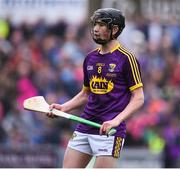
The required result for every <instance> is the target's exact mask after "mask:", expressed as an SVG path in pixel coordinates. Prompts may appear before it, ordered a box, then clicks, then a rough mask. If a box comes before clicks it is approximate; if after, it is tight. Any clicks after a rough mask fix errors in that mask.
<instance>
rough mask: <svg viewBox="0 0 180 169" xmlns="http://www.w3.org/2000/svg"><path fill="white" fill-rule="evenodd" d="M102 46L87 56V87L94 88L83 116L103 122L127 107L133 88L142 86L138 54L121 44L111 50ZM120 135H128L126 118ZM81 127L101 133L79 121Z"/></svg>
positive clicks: (120, 126)
mask: <svg viewBox="0 0 180 169" xmlns="http://www.w3.org/2000/svg"><path fill="white" fill-rule="evenodd" d="M99 51H100V49H96V50H95V51H93V52H91V53H89V54H88V55H87V57H86V58H85V60H84V64H83V71H84V90H86V89H88V90H90V95H89V98H88V103H87V104H86V106H85V109H84V113H82V115H81V117H83V118H85V119H88V120H91V121H94V122H97V123H100V124H102V123H103V122H104V121H107V120H111V119H113V118H114V117H116V116H117V115H118V114H119V113H120V112H122V111H123V110H124V108H125V107H126V106H127V104H128V103H129V101H130V98H131V91H132V90H134V89H136V88H139V87H142V86H143V84H142V81H141V74H140V67H139V63H138V61H137V60H136V58H135V56H134V55H133V54H132V53H130V52H129V51H128V50H127V49H125V48H124V47H123V46H121V45H120V44H119V45H118V46H116V47H115V48H114V49H113V50H112V51H111V52H109V53H107V54H100V52H99ZM116 129H117V132H116V134H115V135H116V136H121V137H123V138H124V137H125V133H126V125H125V122H122V123H121V124H120V125H119V126H118V127H117V128H116ZM76 130H77V131H79V132H83V133H89V134H99V129H98V128H94V127H92V126H88V125H85V124H78V126H77V128H76Z"/></svg>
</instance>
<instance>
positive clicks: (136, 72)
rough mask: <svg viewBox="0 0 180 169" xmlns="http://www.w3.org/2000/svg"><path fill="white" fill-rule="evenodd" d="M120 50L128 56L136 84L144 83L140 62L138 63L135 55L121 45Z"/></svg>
mask: <svg viewBox="0 0 180 169" xmlns="http://www.w3.org/2000/svg"><path fill="white" fill-rule="evenodd" d="M118 50H119V51H120V52H122V53H123V54H124V55H126V56H127V57H128V60H129V63H130V66H131V70H132V74H133V78H134V81H135V84H139V83H142V82H141V76H140V72H139V68H138V64H137V61H136V59H135V56H134V55H133V54H132V53H130V52H129V51H127V50H126V49H125V48H124V47H122V46H120V48H119V49H118Z"/></svg>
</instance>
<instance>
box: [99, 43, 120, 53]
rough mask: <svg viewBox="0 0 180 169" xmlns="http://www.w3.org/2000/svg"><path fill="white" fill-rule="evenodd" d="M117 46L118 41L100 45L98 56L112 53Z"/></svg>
mask: <svg viewBox="0 0 180 169" xmlns="http://www.w3.org/2000/svg"><path fill="white" fill-rule="evenodd" d="M118 44H119V41H118V40H112V41H110V42H108V43H107V44H105V45H101V50H100V54H106V53H109V52H111V51H112V49H114V48H115V47H116V46H117V45H118Z"/></svg>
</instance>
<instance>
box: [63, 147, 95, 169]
mask: <svg viewBox="0 0 180 169" xmlns="http://www.w3.org/2000/svg"><path fill="white" fill-rule="evenodd" d="M91 157H92V156H91V155H88V154H85V153H82V152H79V151H77V150H74V149H72V148H69V147H67V149H66V152H65V155H64V161H63V168H85V167H86V166H87V164H88V163H89V161H90V160H91Z"/></svg>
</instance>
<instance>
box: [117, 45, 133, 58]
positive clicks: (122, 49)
mask: <svg viewBox="0 0 180 169" xmlns="http://www.w3.org/2000/svg"><path fill="white" fill-rule="evenodd" d="M118 52H119V54H120V55H121V56H122V57H123V58H125V59H130V58H133V59H134V58H135V59H136V56H135V54H134V53H133V52H132V51H131V50H130V49H128V48H126V47H125V46H123V45H120V46H119V48H118Z"/></svg>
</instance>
